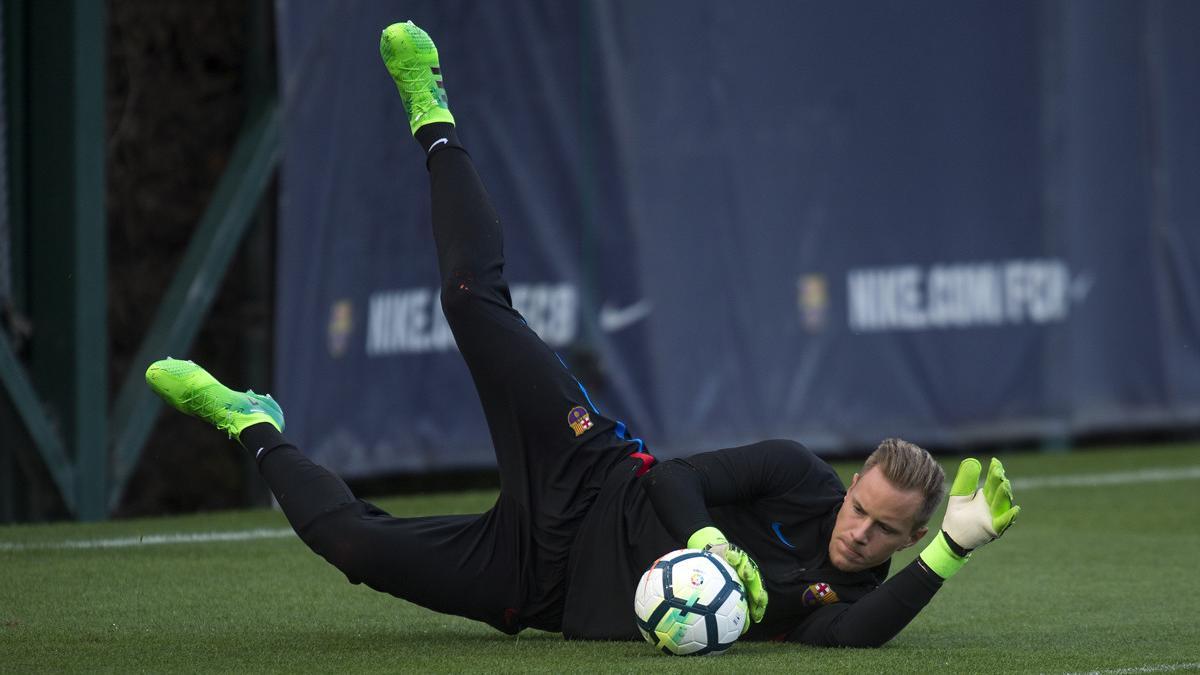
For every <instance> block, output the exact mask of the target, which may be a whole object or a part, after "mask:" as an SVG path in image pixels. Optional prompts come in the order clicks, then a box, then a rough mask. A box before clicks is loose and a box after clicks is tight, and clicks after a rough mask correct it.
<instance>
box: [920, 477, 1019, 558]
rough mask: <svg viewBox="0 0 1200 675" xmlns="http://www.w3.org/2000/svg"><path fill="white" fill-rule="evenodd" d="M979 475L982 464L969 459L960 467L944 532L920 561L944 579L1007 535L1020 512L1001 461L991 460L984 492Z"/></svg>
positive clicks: (951, 490)
mask: <svg viewBox="0 0 1200 675" xmlns="http://www.w3.org/2000/svg"><path fill="white" fill-rule="evenodd" d="M979 471H980V465H979V460H977V459H972V458H969V457H968V458H967V459H964V460H963V461H962V464H960V465H959V466H958V474H957V475H956V476H955V477H954V484H953V485H952V486H951V488H950V499H949V501H948V502H947V504H946V515H945V517H944V518H943V519H942V531H941V532H939V533H938V535H937V537H935V538H934V540H933V543H931V544H930V545H929V546H928V547H926V548H925V550H924V551H922V552H921V561H922V562H923V563H925V565H926V566H927V567H928V568H929V569H931V570H933V571H934V573H936V574H937V575H938V576H940V577H942V578H943V579H949V578H950V577H951V576H953V575H954V573H955V572H957V571H958V570H959V569H961V568H962V566H963V565H965V564H967V559H968V558H969V557H970V554H971V551H974V550H975V549H977V548H979V547H980V546H983V545H984V544H986V543H988V542H990V541H991V540H993V539H995V538H997V537H999V536H1000V535H1002V534H1004V532H1005V530H1007V529H1008V528H1009V527H1010V526H1012V524H1013V521H1014V520H1015V519H1016V517H1017V514H1019V513H1020V512H1021V507H1019V506H1015V505H1014V504H1013V497H1012V484H1011V483H1009V482H1008V478H1006V477H1005V476H1004V465H1002V464H1001V463H1000V460H998V459H996V458H994V457H993V458H992V463H991V464H990V465H989V466H988V474H987V479H986V480H985V481H984V483H983V489H982V490H980V489H979Z"/></svg>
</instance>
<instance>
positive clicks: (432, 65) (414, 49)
mask: <svg viewBox="0 0 1200 675" xmlns="http://www.w3.org/2000/svg"><path fill="white" fill-rule="evenodd" d="M379 55H380V56H382V57H383V64H384V65H385V66H387V69H388V72H389V73H391V74H392V80H394V81H395V82H396V89H399V90H400V99H401V100H402V101H404V109H405V110H406V111H408V125H409V127H411V128H412V132H413V133H414V134H416V133H417V129H419V128H421V127H423V126H425V125H426V124H432V123H433V122H449V123H450V124H454V115H451V114H450V108H449V106H448V105H447V104H446V88H445V87H444V86H443V85H442V69H441V67H440V66H439V65H438V53H437V46H436V45H434V44H433V40H431V39H429V34H428V33H426V32H425V31H423V30H421V29H420V28H418V27H417V26H416V25H415V24H414V23H413V22H412V21H405V22H404V23H394V24H392V25H390V26H388V27H387V28H385V29H383V35H382V36H380V38H379Z"/></svg>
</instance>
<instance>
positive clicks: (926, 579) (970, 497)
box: [788, 458, 1021, 647]
mask: <svg viewBox="0 0 1200 675" xmlns="http://www.w3.org/2000/svg"><path fill="white" fill-rule="evenodd" d="M979 472H980V466H979V462H978V460H975V459H971V458H968V459H965V460H963V462H962V464H960V465H959V468H958V474H957V475H956V476H955V478H954V484H953V487H951V488H950V499H949V501H948V503H947V505H946V516H945V518H943V520H942V528H941V530H940V531H939V532H938V533H937V536H935V537H934V539H933V542H932V543H930V544H929V546H927V547H926V548H925V550H924V551H922V553H921V555H920V557H918V558H917V559H916V560H914V561H912V563H910V564H909V565H908V566H907V567H905V568H904V569H903V570H901V571H900V572H899V573H897V574H896V575H894V576H893V577H892V578H891V579H888V580H887V581H886V582H884V584H883V585H882V586H880V587H879V588H877V589H875V590H874V591H871V592H870V593H868V594H867V595H865V596H863V598H862V599H860V600H859V601H858V602H856V603H853V604H845V603H839V604H835V605H830V606H828V607H823V608H821V609H819V610H817V611H816V612H813V613H812V614H811V615H809V617H808V618H807V619H805V620H804V622H803V623H801V624H800V626H799V627H798V628H796V629H795V630H794V631H792V632H791V634H789V635H788V640H789V641H792V642H803V643H805V644H810V645H817V646H826V647H833V646H837V647H879V646H882V645H883V644H884V643H886V642H887V641H888V640H891V639H892V638H893V637H895V636H896V635H897V634H898V633H899V632H900V631H901V630H902V629H903V628H904V627H905V626H907V625H908V623H909V622H910V621H912V620H913V618H914V617H915V616H916V615H917V613H918V612H920V611H921V610H922V609H923V608H924V607H925V605H927V604H928V603H929V601H930V600H931V599H933V594H934V593H936V592H937V591H938V589H939V588H941V587H942V582H943V581H945V580H946V579H949V578H950V577H952V576H954V574H955V573H956V572H958V570H960V569H962V566H963V565H965V564H967V561H968V560H969V559H970V556H971V553H972V552H973V551H975V550H976V549H978V548H980V547H981V546H983V545H984V544H987V543H988V542H990V541H992V540H994V539H996V538H997V537H999V536H1000V535H1002V534H1004V532H1005V531H1006V530H1008V528H1009V527H1010V526H1012V524H1013V521H1014V520H1015V519H1016V517H1017V514H1019V513H1020V512H1021V507H1019V506H1016V505H1014V504H1013V503H1012V485H1011V484H1010V483H1009V481H1008V478H1006V477H1005V475H1004V466H1003V465H1001V464H1000V461H999V460H997V459H994V458H993V459H992V463H991V465H990V466H989V467H988V475H987V478H986V480H985V481H984V485H983V489H982V490H980V489H979V488H978V484H979Z"/></svg>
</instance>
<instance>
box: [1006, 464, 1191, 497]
mask: <svg viewBox="0 0 1200 675" xmlns="http://www.w3.org/2000/svg"><path fill="white" fill-rule="evenodd" d="M1197 478H1200V466H1180V467H1171V468H1167V467H1162V468H1154V469H1139V470H1137V471H1115V472H1112V473H1085V474H1076V475H1074V476H1072V475H1066V476H1043V477H1040V478H1017V479H1014V480H1013V481H1012V486H1013V491H1014V492H1016V491H1020V490H1037V489H1041V488H1052V487H1099V486H1103V485H1130V484H1133V483H1161V482H1163V481H1171V480H1195V479H1197Z"/></svg>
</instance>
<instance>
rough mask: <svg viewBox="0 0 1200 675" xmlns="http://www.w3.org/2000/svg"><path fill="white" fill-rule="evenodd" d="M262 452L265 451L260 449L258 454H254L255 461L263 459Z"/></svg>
mask: <svg viewBox="0 0 1200 675" xmlns="http://www.w3.org/2000/svg"><path fill="white" fill-rule="evenodd" d="M262 451H263V449H262V448H259V449H258V452H256V453H254V459H258V458H259V457H262Z"/></svg>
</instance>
